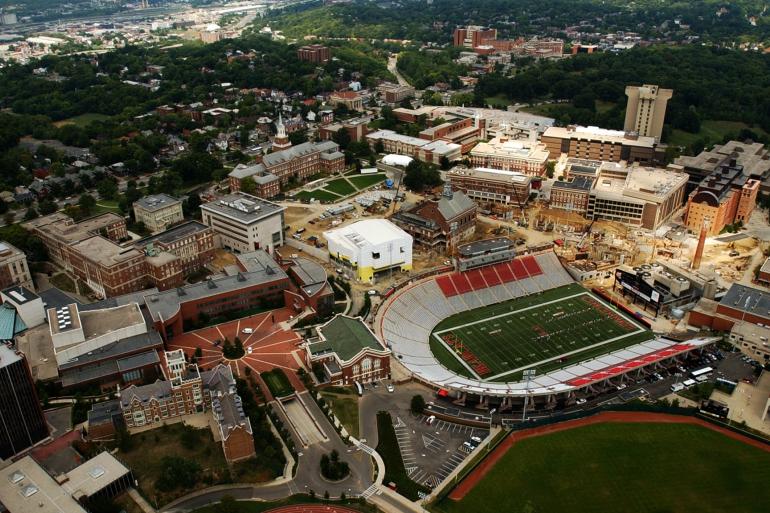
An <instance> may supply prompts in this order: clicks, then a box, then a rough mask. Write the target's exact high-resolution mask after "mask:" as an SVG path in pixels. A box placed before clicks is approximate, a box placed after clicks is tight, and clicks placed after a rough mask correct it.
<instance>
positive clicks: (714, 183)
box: [685, 161, 760, 236]
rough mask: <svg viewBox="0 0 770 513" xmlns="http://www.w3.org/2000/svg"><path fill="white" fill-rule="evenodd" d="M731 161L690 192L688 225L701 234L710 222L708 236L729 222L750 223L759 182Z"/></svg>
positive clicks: (694, 231)
mask: <svg viewBox="0 0 770 513" xmlns="http://www.w3.org/2000/svg"><path fill="white" fill-rule="evenodd" d="M732 163H733V161H731V163H729V164H723V165H722V166H721V168H719V169H718V170H716V171H715V172H714V173H712V174H711V175H710V176H708V177H707V178H706V179H704V180H703V181H702V182H701V183H700V185H699V186H698V188H697V189H695V190H694V191H692V192H691V193H690V196H689V198H688V199H687V212H686V213H685V225H686V226H687V229H688V230H690V231H691V232H693V233H700V230H701V227H702V226H703V224H704V223H705V222H707V223H708V232H707V233H708V235H709V236H713V235H718V234H719V233H720V232H721V231H722V230H723V229H724V227H725V226H727V225H728V224H734V223H737V222H739V221H740V222H742V223H744V224H745V223H747V222H748V220H749V218H750V217H751V214H752V212H754V207H755V206H756V204H757V195H758V194H759V187H760V182H759V180H755V179H752V178H749V177H748V176H746V175H745V174H744V173H743V169H742V168H741V167H740V166H733V165H731V164H732Z"/></svg>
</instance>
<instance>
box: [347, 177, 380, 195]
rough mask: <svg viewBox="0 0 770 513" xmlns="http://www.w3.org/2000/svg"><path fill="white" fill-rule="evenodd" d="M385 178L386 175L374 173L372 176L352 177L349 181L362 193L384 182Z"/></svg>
mask: <svg viewBox="0 0 770 513" xmlns="http://www.w3.org/2000/svg"><path fill="white" fill-rule="evenodd" d="M385 178H387V177H386V176H385V173H373V174H371V175H356V176H351V177H350V178H349V180H350V181H351V182H353V185H355V186H356V187H357V188H358V190H359V191H360V190H362V189H368V188H369V187H371V186H372V185H376V184H378V183H382V182H384V181H385Z"/></svg>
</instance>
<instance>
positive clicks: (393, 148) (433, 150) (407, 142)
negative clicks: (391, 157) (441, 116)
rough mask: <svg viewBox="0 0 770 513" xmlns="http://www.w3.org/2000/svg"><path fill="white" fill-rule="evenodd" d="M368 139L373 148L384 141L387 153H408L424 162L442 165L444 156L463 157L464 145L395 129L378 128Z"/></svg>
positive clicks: (453, 158)
mask: <svg viewBox="0 0 770 513" xmlns="http://www.w3.org/2000/svg"><path fill="white" fill-rule="evenodd" d="M366 140H367V142H368V143H369V146H371V147H372V149H374V148H376V146H377V143H378V142H380V143H382V147H383V150H384V151H385V153H395V154H397V155H406V156H409V157H412V158H415V159H417V160H420V161H422V162H427V163H429V164H435V165H440V164H441V160H442V157H444V158H446V159H447V160H448V161H449V162H454V161H456V160H460V158H462V146H461V145H459V144H455V143H448V142H445V141H443V140H441V139H437V140H434V141H429V140H426V139H422V138H419V137H411V136H408V135H402V134H399V133H396V132H394V131H393V130H377V131H376V132H372V133H370V134H367V136H366Z"/></svg>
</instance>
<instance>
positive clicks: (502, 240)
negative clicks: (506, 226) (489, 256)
mask: <svg viewBox="0 0 770 513" xmlns="http://www.w3.org/2000/svg"><path fill="white" fill-rule="evenodd" d="M513 247H514V246H513V241H512V240H511V239H509V238H507V237H496V238H494V239H485V240H477V241H475V242H469V243H468V244H460V245H458V246H457V252H458V253H459V254H460V256H462V257H465V258H469V257H473V256H477V255H483V254H485V253H491V252H493V251H503V250H506V249H511V248H513Z"/></svg>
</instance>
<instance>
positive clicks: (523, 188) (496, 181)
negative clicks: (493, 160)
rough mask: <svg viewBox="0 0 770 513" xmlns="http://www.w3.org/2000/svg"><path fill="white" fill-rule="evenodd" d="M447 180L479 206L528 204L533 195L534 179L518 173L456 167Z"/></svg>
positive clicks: (453, 188) (454, 188)
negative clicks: (530, 196) (488, 204)
mask: <svg viewBox="0 0 770 513" xmlns="http://www.w3.org/2000/svg"><path fill="white" fill-rule="evenodd" d="M446 177H447V180H448V181H449V184H450V185H451V187H452V190H453V191H462V192H463V193H465V195H466V196H468V197H469V198H471V199H473V200H475V201H477V202H479V203H497V204H502V205H509V204H513V205H516V206H518V205H525V204H526V203H527V202H528V201H529V195H530V193H531V192H532V177H531V176H527V175H525V174H523V173H520V172H517V171H503V170H501V169H488V168H476V169H467V168H461V167H456V168H454V169H452V170H450V171H449V172H447V174H446Z"/></svg>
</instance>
